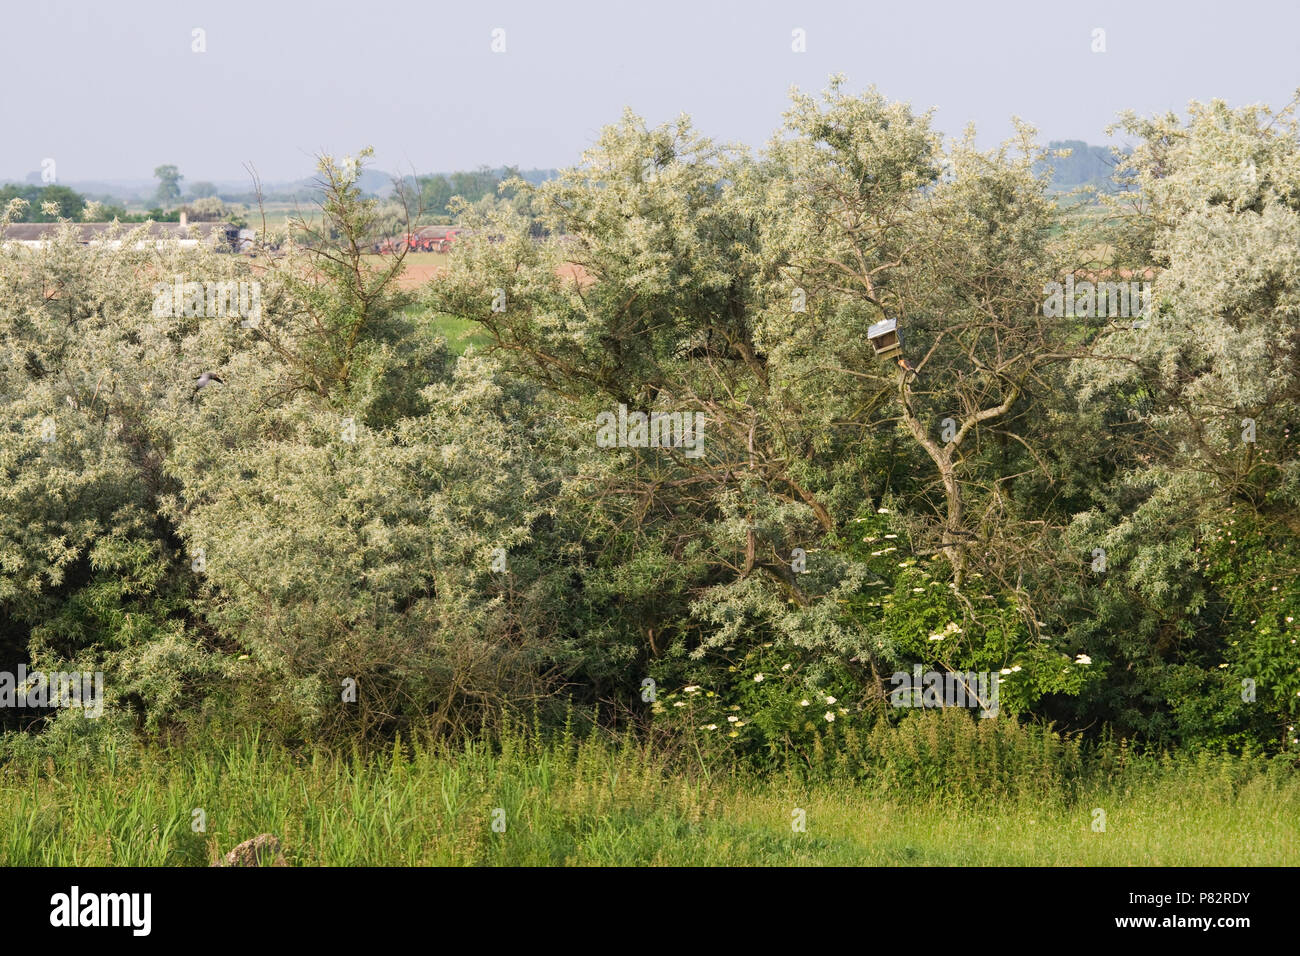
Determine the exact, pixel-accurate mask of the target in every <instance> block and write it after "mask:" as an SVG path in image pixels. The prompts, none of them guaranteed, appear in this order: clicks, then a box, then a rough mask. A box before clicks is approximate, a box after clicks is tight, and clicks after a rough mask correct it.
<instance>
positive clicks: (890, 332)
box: [867, 319, 903, 359]
mask: <svg viewBox="0 0 1300 956" xmlns="http://www.w3.org/2000/svg"><path fill="white" fill-rule="evenodd" d="M867 341H868V342H870V343H871V347H872V348H873V349H875V350H876V355H877V356H878V357H879V358H882V359H887V358H893V357H894V356H895V355H899V354H901V353H902V351H903V340H902V339H901V338H899V336H898V320H897V319H885V320H883V321H881V322H877V323H876V324H875V325H873V326H871V328H869V329H867Z"/></svg>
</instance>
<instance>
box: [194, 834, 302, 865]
mask: <svg viewBox="0 0 1300 956" xmlns="http://www.w3.org/2000/svg"><path fill="white" fill-rule="evenodd" d="M212 865H213V866H267V865H269V866H288V865H289V861H288V860H286V859H285V858H284V851H283V850H281V849H280V840H279V838H278V837H276V836H273V835H272V834H270V833H259V834H258V835H257V836H255V837H253V839H251V840H245V841H244V842H243V843H241V844H239V846H237V847H235V848H234V849H233V850H231V851H230V852H229V853H227V854H226V855H225V857H223V858H222V859H220V860H218V861H217V862H216V863H213V864H212Z"/></svg>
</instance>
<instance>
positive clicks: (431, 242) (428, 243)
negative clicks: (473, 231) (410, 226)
mask: <svg viewBox="0 0 1300 956" xmlns="http://www.w3.org/2000/svg"><path fill="white" fill-rule="evenodd" d="M459 233H460V230H459V229H457V228H456V227H454V226H424V227H422V228H420V229H417V230H415V232H408V233H407V234H406V248H407V250H408V251H410V252H446V251H447V250H449V249H450V248H451V246H452V243H454V242H455V241H456V236H457V235H458V234H459Z"/></svg>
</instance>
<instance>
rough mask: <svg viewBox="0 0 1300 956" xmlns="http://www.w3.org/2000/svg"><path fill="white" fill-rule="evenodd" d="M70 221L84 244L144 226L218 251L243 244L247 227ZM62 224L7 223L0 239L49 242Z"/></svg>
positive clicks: (165, 237) (158, 235)
mask: <svg viewBox="0 0 1300 956" xmlns="http://www.w3.org/2000/svg"><path fill="white" fill-rule="evenodd" d="M70 225H71V227H72V229H73V230H74V231H75V232H76V233H77V234H78V237H79V238H80V240H81V242H82V243H83V244H87V245H89V244H90V243H94V242H105V243H108V244H109V245H111V246H120V245H121V243H122V237H123V236H125V235H127V234H129V233H132V232H137V231H139V230H144V232H145V234H146V235H147V236H148V237H149V238H151V239H153V240H154V241H155V242H167V241H176V242H179V243H180V244H181V245H182V246H197V245H199V244H200V243H211V242H216V244H217V245H218V247H219V248H220V249H221V250H222V251H231V252H233V251H236V250H239V249H240V248H242V247H243V245H244V244H245V243H244V242H243V240H245V238H246V234H247V233H248V230H241V229H237V228H235V227H234V226H232V225H231V224H230V223H228V222H194V223H187V222H152V223H131V222H127V223H118V222H79V223H71V224H70ZM62 228H63V224H62V223H57V222H16V223H11V224H10V225H9V226H7V227H6V228H5V230H4V235H3V238H2V239H0V242H3V243H5V244H8V243H14V244H16V245H19V246H29V247H40V246H44V245H45V244H46V243H47V242H49V241H50V239H52V238H53V237H54V236H55V235H57V234H58V232H59V230H60V229H62ZM110 237H111V238H110ZM147 242H148V239H145V240H142V241H141V244H144V243H147Z"/></svg>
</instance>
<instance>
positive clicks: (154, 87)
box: [0, 0, 1300, 182]
mask: <svg viewBox="0 0 1300 956" xmlns="http://www.w3.org/2000/svg"><path fill="white" fill-rule="evenodd" d="M3 18H4V34H5V36H4V43H3V50H4V52H3V59H4V81H3V83H2V84H0V118H2V119H3V126H2V127H0V130H2V132H0V180H7V179H19V180H20V179H22V178H23V177H24V176H25V175H26V174H27V173H29V172H31V171H33V170H37V169H39V168H40V166H41V160H42V159H44V158H46V157H50V158H53V159H55V161H56V163H57V171H58V179H59V181H76V180H89V179H128V178H129V179H147V178H149V177H150V176H151V175H152V171H153V168H154V167H155V166H157V165H159V164H161V163H175V164H176V165H178V166H179V167H180V168H181V171H182V173H184V174H185V177H186V180H187V181H189V182H192V181H195V180H201V179H204V180H232V179H240V178H243V176H244V174H243V171H242V164H243V163H244V162H246V161H251V162H253V163H255V164H256V166H257V167H258V170H259V171H260V172H261V174H262V176H263V178H264V179H266V180H269V181H274V180H282V179H292V178H297V177H301V176H305V175H309V174H310V173H311V171H312V159H311V157H312V155H313V154H314V153H315V152H317V151H319V150H321V149H329V150H333V151H335V152H336V153H338V154H340V155H341V154H345V153H348V152H351V151H353V150H355V149H356V148H357V147H358V146H361V145H365V144H370V145H373V146H374V147H375V148H376V150H377V162H376V167H377V168H379V169H381V170H384V171H392V170H396V169H403V170H405V171H409V170H410V169H411V168H414V169H415V170H416V171H418V172H427V171H432V170H451V169H464V168H472V167H475V166H478V165H481V164H487V165H492V166H496V165H501V164H509V163H514V164H518V165H520V166H523V167H548V166H563V165H566V164H569V163H571V162H574V161H576V159H577V158H578V156H579V154H580V153H581V151H582V149H583V148H584V147H585V146H587V145H588V144H590V143H591V141H592V140H593V138H594V137H595V136H596V134H597V131H598V130H599V129H600V127H601V126H603V125H605V124H607V123H610V122H613V121H614V120H616V119H617V118H618V116H619V114H620V113H621V111H622V109H623V107H624V106H631V107H632V108H633V109H635V110H636V111H637V112H639V113H641V114H642V115H643V116H645V117H646V118H647V119H649V120H651V121H654V122H660V121H664V120H668V119H671V118H673V117H674V116H676V115H677V114H678V113H681V112H686V113H689V114H691V115H692V116H693V117H694V119H695V121H696V124H697V126H698V127H699V129H700V130H701V131H702V132H705V133H707V134H709V135H712V136H714V137H716V138H718V139H721V140H724V141H736V140H739V141H743V142H746V143H750V144H752V145H759V144H761V143H763V142H764V141H765V140H767V138H768V137H769V136H770V135H771V133H772V132H773V131H774V130H775V129H776V128H777V126H778V125H779V123H780V116H781V112H782V111H783V109H784V108H785V104H786V100H787V93H788V90H789V88H790V86H791V85H792V84H794V85H798V86H799V87H801V88H803V89H807V90H820V89H822V88H824V86H825V85H826V79H827V77H828V76H829V75H830V74H831V73H833V72H843V73H845V74H847V76H848V78H849V81H850V86H851V87H852V88H853V89H859V88H864V87H866V86H868V85H870V84H872V83H874V84H876V85H877V86H878V87H879V88H880V89H881V90H882V91H883V92H884V93H885V94H886V95H888V96H890V97H891V98H895V99H903V100H908V101H910V102H911V103H912V104H913V106H915V107H917V108H925V107H929V106H938V107H939V112H938V114H937V121H938V124H939V126H940V128H941V129H943V130H944V131H945V132H949V133H956V132H958V131H960V129H961V128H962V127H963V126H964V125H965V124H966V123H967V122H969V121H974V122H975V123H976V124H977V125H978V128H979V130H980V134H981V135H980V139H981V141H982V142H984V143H986V144H987V143H990V142H993V141H995V140H996V139H998V138H1001V137H1002V136H1003V135H1005V134H1006V133H1007V132H1008V131H1009V129H1010V126H1009V123H1008V119H1009V117H1010V116H1012V115H1019V116H1021V117H1023V118H1025V119H1027V120H1029V121H1031V122H1032V123H1034V124H1035V125H1037V126H1038V128H1039V130H1040V131H1041V134H1042V137H1043V139H1044V140H1047V139H1065V138H1072V139H1085V140H1089V141H1091V142H1095V143H1099V142H1102V141H1103V139H1104V137H1103V132H1102V131H1103V129H1104V127H1105V126H1106V124H1107V123H1108V122H1110V121H1111V120H1112V119H1113V118H1114V115H1115V113H1116V111H1118V110H1120V109H1124V108H1132V109H1136V110H1138V111H1139V112H1144V113H1145V112H1154V111H1165V110H1170V109H1173V110H1178V111H1182V110H1183V108H1184V107H1185V106H1186V103H1187V101H1188V100H1190V99H1207V98H1210V97H1222V98H1224V99H1226V100H1228V101H1229V102H1230V103H1232V104H1234V105H1236V104H1242V103H1247V102H1264V103H1269V104H1271V105H1273V106H1274V107H1277V106H1281V105H1282V104H1283V103H1285V102H1286V101H1288V100H1290V98H1291V96H1292V95H1293V94H1294V92H1295V90H1296V89H1297V87H1300V3H1296V2H1295V0H1270V2H1262V0H1233V2H1231V3H1204V2H1188V0H1177V2H1165V0H1161V2H1146V0H1117V2H1111V0H1105V2H1096V0H1093V2H1080V0H1071V2H1069V3H1066V4H1060V3H1052V2H1050V0H1046V2H1045V0H1036V2H1005V3H998V2H962V0H956V2H954V0H929V2H921V3H917V2H913V0H893V2H888V3H882V2H876V0H871V2H852V3H851V2H710V0H689V2H681V0H656V2H651V3H638V4H615V3H614V2H613V0H606V2H573V0H546V2H539V0H532V2H522V3H504V2H487V3H482V2H476V0H464V2H457V3H449V2H443V0H437V2H428V0H411V2H408V3H360V2H351V3H338V2H330V0H313V2H310V3H306V2H296V0H295V2H285V0H261V2H247V0H219V2H213V0H204V2H197V0H156V2H155V0H130V2H113V0H86V2H81V0H54V2H42V0H34V2H23V3H7V4H5V6H4V10H3ZM1098 27H1100V28H1102V29H1104V30H1105V43H1106V52H1104V53H1094V52H1092V49H1091V47H1092V45H1093V30H1094V28H1098ZM195 28H201V29H203V30H204V31H206V37H205V39H206V46H207V51H206V52H205V53H195V52H192V49H191V47H192V44H193V43H194V40H193V38H192V31H193V30H194V29H195ZM496 28H500V29H503V30H504V31H505V45H506V51H505V52H504V53H494V52H493V51H492V41H493V37H492V31H493V30H494V29H496ZM796 28H800V29H802V30H804V31H806V37H807V52H805V53H795V52H793V51H792V49H791V43H792V31H793V30H795V29H796Z"/></svg>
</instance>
